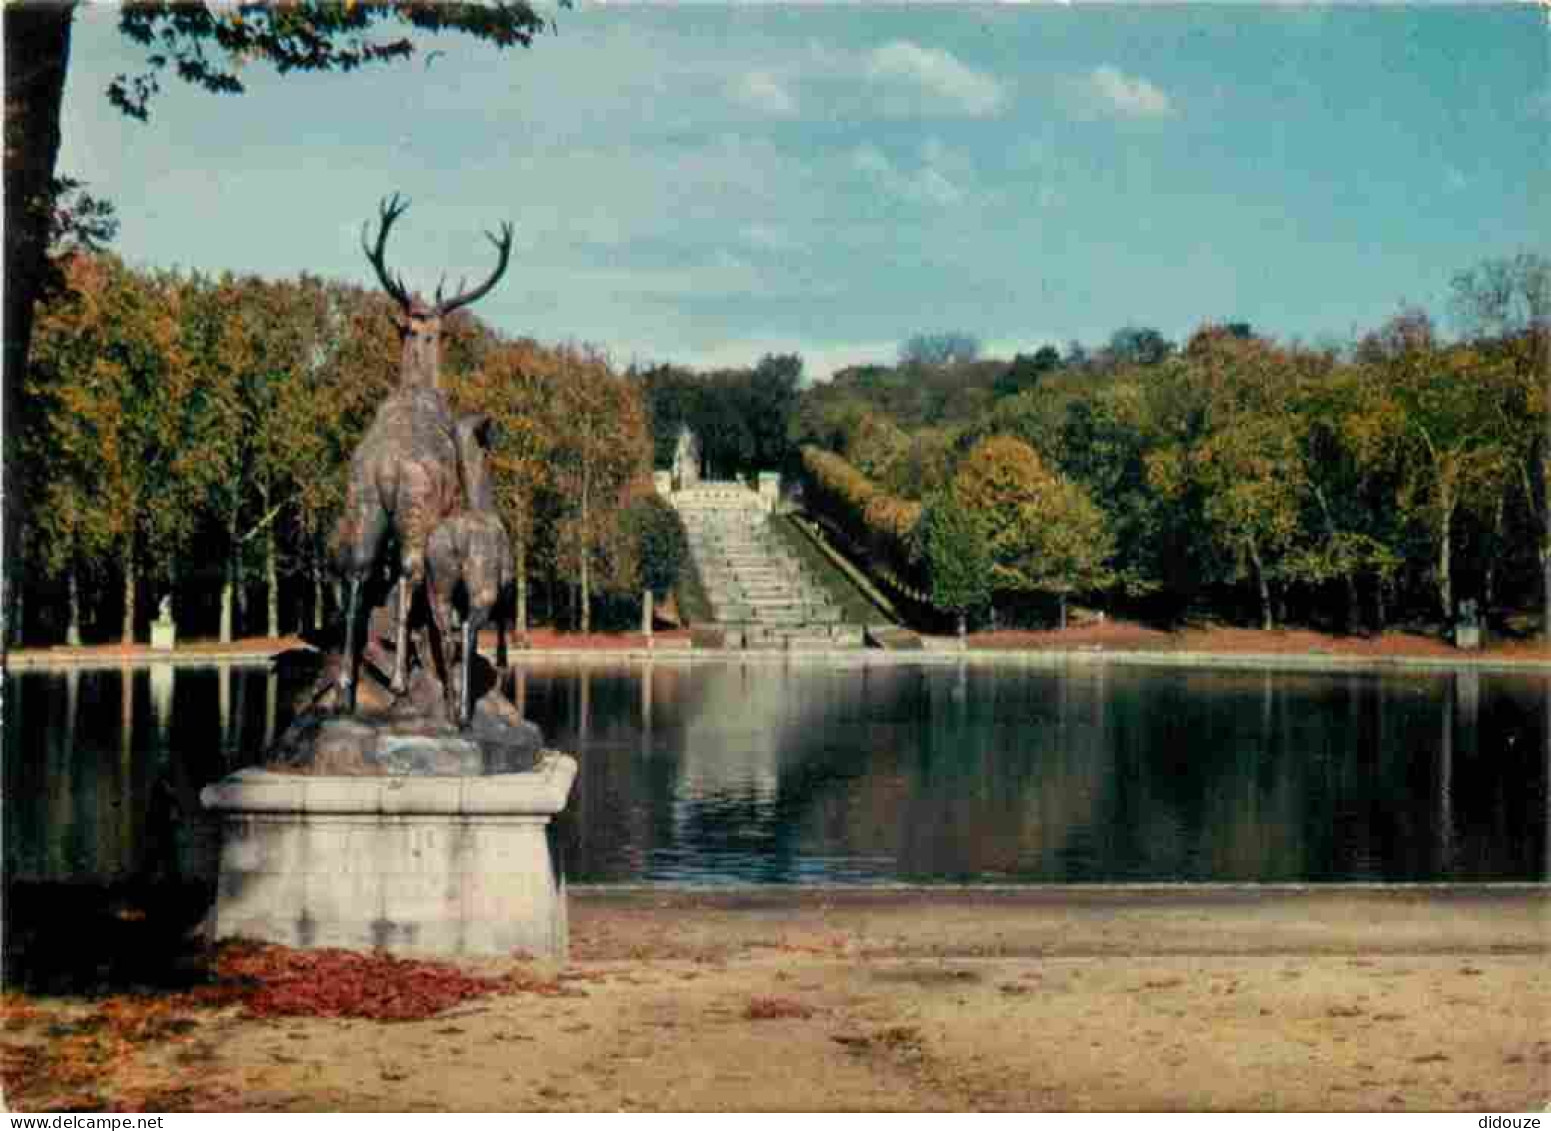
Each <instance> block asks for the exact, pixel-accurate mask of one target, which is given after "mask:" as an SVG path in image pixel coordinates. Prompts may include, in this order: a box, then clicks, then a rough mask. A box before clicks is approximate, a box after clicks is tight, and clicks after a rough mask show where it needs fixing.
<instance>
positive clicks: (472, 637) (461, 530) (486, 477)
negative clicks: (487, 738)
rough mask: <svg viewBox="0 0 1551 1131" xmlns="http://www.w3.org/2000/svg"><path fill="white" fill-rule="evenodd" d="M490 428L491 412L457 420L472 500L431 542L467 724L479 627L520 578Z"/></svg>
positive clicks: (454, 713)
mask: <svg viewBox="0 0 1551 1131" xmlns="http://www.w3.org/2000/svg"><path fill="white" fill-rule="evenodd" d="M490 431H491V423H490V418H489V417H488V416H483V415H479V414H471V415H468V416H462V417H459V418H458V422H457V443H458V461H459V462H458V466H459V469H460V470H461V471H462V473H463V490H464V493H465V500H466V505H465V506H464V507H463V509H462V510H459V511H458V512H456V513H455V514H453V515H451V516H449V517H448V518H446V519H444V520H443V521H442V524H441V525H440V526H438V527H437V528H436V529H435V530H434V531H432V532H431V541H430V543H429V544H428V545H427V547H426V593H427V596H428V597H429V598H430V603H431V618H432V620H433V621H434V623H435V624H436V630H437V635H439V636H440V637H441V641H442V672H443V673H444V678H445V681H446V682H445V684H444V686H445V689H446V692H447V714H448V715H449V716H450V717H453V718H456V719H457V720H458V726H459V727H464V728H466V727H467V726H468V725H469V722H470V720H471V719H472V718H473V714H474V696H473V678H474V657H475V654H476V650H477V645H478V640H479V630H480V629H481V628H483V627H484V626H485V623H486V622H487V621H488V620H489V619H490V613H491V610H492V609H494V608H495V606H496V603H497V602H498V601H499V600H500V599H501V596H502V594H503V593H504V592H505V591H506V589H507V587H509V586H510V585H511V584H512V582H513V580H514V578H515V573H514V570H513V565H512V544H511V539H510V538H508V537H507V534H506V528H505V527H504V526H502V525H501V518H500V515H499V514H498V513H497V512H496V507H495V494H494V491H493V490H492V487H491V482H490V467H489V461H488V459H487V458H486V457H487V453H488V452H489V450H490ZM460 588H461V589H462V592H463V602H464V608H463V612H462V615H461V617H460V616H459V610H458V607H457V605H456V603H455V602H456V598H457V595H458V591H459V589H460ZM497 628H498V629H499V628H500V626H499V625H497ZM460 634H461V637H462V639H461V640H460V639H459V636H460ZM455 663H456V665H457V672H458V677H457V682H456V684H454V681H453V670H454V664H455Z"/></svg>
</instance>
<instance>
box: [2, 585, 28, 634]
mask: <svg viewBox="0 0 1551 1131" xmlns="http://www.w3.org/2000/svg"><path fill="white" fill-rule="evenodd" d="M26 619H27V592H26V590H25V589H24V588H23V587H22V586H20V585H18V586H17V587H16V589H15V590H14V591H13V593H12V600H11V611H10V612H9V613H8V614H7V619H6V622H5V634H6V637H7V640H8V642H9V644H10V646H11V647H13V648H20V647H21V646H22V621H24V620H26Z"/></svg>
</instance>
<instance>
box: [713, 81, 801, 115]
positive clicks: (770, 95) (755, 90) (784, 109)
mask: <svg viewBox="0 0 1551 1131" xmlns="http://www.w3.org/2000/svg"><path fill="white" fill-rule="evenodd" d="M727 96H728V97H729V98H731V99H732V100H733V101H734V102H736V103H738V104H739V105H740V106H745V107H747V108H748V109H750V110H755V111H758V112H759V113H761V114H769V115H771V116H772V117H778V118H785V117H789V116H791V115H792V114H795V113H797V98H796V96H795V95H793V94H792V92H791V91H790V90H788V89H787V87H786V84H785V83H783V82H782V81H781V80H780V79H778V78H777V77H776V76H775V75H773V74H771V73H770V72H769V71H749V72H747V73H746V74H742V75H738V76H735V77H734V78H732V79H729V80H728V82H727Z"/></svg>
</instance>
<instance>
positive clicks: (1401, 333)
mask: <svg viewBox="0 0 1551 1131" xmlns="http://www.w3.org/2000/svg"><path fill="white" fill-rule="evenodd" d="M1452 299H1453V303H1452V306H1453V311H1454V314H1455V316H1456V318H1457V320H1458V322H1459V326H1460V329H1461V333H1460V334H1459V335H1458V337H1457V338H1455V339H1452V340H1445V339H1444V338H1443V337H1442V335H1441V334H1440V333H1439V332H1438V330H1437V329H1436V327H1434V325H1433V324H1432V322H1431V321H1430V319H1429V318H1428V317H1427V316H1426V315H1425V314H1423V313H1421V312H1419V311H1416V310H1405V311H1402V312H1400V313H1399V314H1397V315H1396V316H1395V317H1394V318H1392V319H1390V320H1389V321H1388V322H1386V323H1385V324H1384V325H1383V326H1380V327H1379V328H1377V329H1375V330H1373V331H1372V332H1370V333H1367V334H1364V335H1362V336H1361V337H1360V338H1358V339H1357V340H1356V341H1355V342H1354V343H1352V344H1351V345H1349V346H1346V347H1343V348H1336V347H1323V348H1312V347H1307V346H1301V345H1296V344H1286V343H1278V342H1276V341H1274V340H1272V339H1270V338H1268V337H1264V336H1261V335H1259V334H1257V333H1255V332H1254V331H1253V329H1252V328H1251V327H1249V326H1247V325H1245V324H1243V323H1230V324H1221V325H1206V326H1203V327H1202V328H1201V329H1200V330H1198V331H1197V332H1196V333H1195V334H1193V335H1192V336H1191V337H1190V338H1189V340H1188V341H1186V342H1185V343H1184V344H1183V345H1182V346H1176V345H1175V344H1174V343H1172V342H1169V341H1167V339H1164V338H1163V337H1162V335H1160V334H1158V333H1157V332H1156V331H1152V330H1147V329H1145V328H1136V327H1127V328H1125V329H1124V330H1122V331H1118V332H1117V333H1116V335H1115V336H1114V337H1113V338H1112V339H1111V340H1110V342H1109V344H1108V345H1106V346H1105V347H1103V348H1101V349H1098V350H1095V351H1091V352H1090V351H1087V350H1084V349H1082V348H1081V347H1080V346H1075V345H1074V346H1072V347H1069V348H1068V350H1067V351H1066V353H1065V355H1063V354H1062V353H1061V352H1060V351H1057V350H1055V349H1054V348H1051V347H1047V348H1045V349H1042V350H1040V351H1039V352H1038V353H1036V354H1034V355H1032V356H1020V357H1018V358H1016V359H1015V360H1014V361H1013V362H1011V363H1007V362H988V361H983V360H979V359H977V358H976V357H975V356H974V354H973V353H972V352H971V353H970V354H969V356H968V357H963V358H961V359H959V360H955V361H950V362H947V363H939V364H922V363H921V362H920V361H919V359H918V356H917V355H918V353H919V351H914V350H912V351H910V352H911V357H910V358H909V359H908V360H904V361H902V363H901V364H900V365H899V366H896V367H883V366H870V367H865V368H857V369H852V370H847V371H842V372H841V373H840V374H837V376H836V378H835V380H834V381H832V382H830V383H829V384H828V385H825V386H818V387H815V388H813V389H811V390H809V391H808V393H806V394H805V396H804V398H803V400H802V403H801V404H800V405H799V406H798V410H797V412H796V414H795V416H794V419H793V426H792V435H793V438H794V440H795V441H796V442H798V443H800V444H804V445H806V447H805V448H804V455H803V466H804V474H805V477H806V478H805V486H806V487H807V490H808V501H809V504H810V506H812V507H814V508H815V509H816V510H817V511H819V512H820V513H821V514H822V515H823V516H824V517H825V518H826V519H827V520H828V521H829V522H830V523H831V525H832V526H833V527H834V528H835V529H836V531H837V532H838V533H839V534H840V535H841V536H842V537H843V538H845V539H846V540H848V541H850V542H851V543H852V544H853V545H854V546H856V547H858V548H859V550H860V552H862V553H864V554H865V555H866V556H867V557H869V559H870V560H871V561H872V562H873V563H874V565H875V567H876V568H877V569H879V570H880V571H881V572H883V573H884V574H885V575H886V577H887V578H889V579H891V580H892V581H894V582H895V583H897V584H898V585H899V586H901V587H903V589H904V591H906V592H907V593H911V594H916V595H919V596H920V597H921V599H922V601H923V602H924V603H925V605H926V606H927V607H928V609H929V611H934V612H935V613H936V614H939V615H945V616H952V617H955V618H957V617H969V616H974V615H985V616H987V617H988V618H990V619H991V620H992V621H993V622H994V621H995V620H996V618H997V616H998V614H1000V615H1001V616H1002V617H1003V619H1007V618H1012V619H1019V618H1021V619H1023V620H1026V621H1043V622H1048V621H1049V620H1050V619H1058V620H1059V621H1060V622H1061V623H1064V619H1065V613H1066V605H1067V601H1068V599H1069V598H1070V597H1072V596H1074V595H1086V596H1088V597H1093V598H1102V599H1105V600H1107V601H1109V602H1111V603H1112V604H1118V605H1120V606H1122V607H1126V608H1130V609H1133V610H1139V611H1142V612H1144V613H1147V614H1151V615H1155V616H1159V617H1164V618H1172V617H1178V616H1180V615H1183V614H1185V613H1187V612H1189V611H1190V610H1192V609H1199V608H1203V607H1204V608H1206V609H1208V610H1211V611H1214V612H1217V613H1223V614H1227V615H1229V616H1234V617H1242V618H1243V619H1248V620H1253V622H1254V623H1257V624H1259V625H1260V626H1261V627H1264V628H1268V629H1269V628H1274V627H1277V626H1279V625H1283V624H1286V623H1288V622H1289V621H1298V622H1302V623H1313V624H1319V625H1321V626H1324V627H1332V628H1338V629H1342V630H1348V631H1355V630H1361V629H1369V630H1383V629H1384V628H1385V627H1386V626H1389V625H1392V624H1395V623H1397V622H1399V621H1402V620H1410V621H1424V622H1428V623H1432V624H1438V623H1440V622H1441V623H1443V624H1444V625H1449V624H1452V623H1453V621H1454V619H1455V617H1456V616H1457V615H1458V612H1459V606H1460V603H1461V602H1462V601H1465V600H1472V601H1476V602H1478V603H1479V605H1480V607H1481V609H1482V611H1483V612H1484V613H1488V614H1491V615H1494V616H1499V615H1500V614H1504V613H1506V612H1508V611H1510V610H1514V609H1524V608H1529V607H1534V606H1536V605H1539V606H1541V607H1542V609H1544V607H1546V606H1547V605H1551V513H1548V507H1547V481H1548V478H1551V440H1548V431H1547V429H1548V421H1547V406H1546V399H1547V391H1546V390H1547V383H1548V380H1551V376H1548V374H1551V367H1548V356H1551V345H1548V343H1551V264H1548V262H1547V260H1546V259H1545V258H1544V257H1542V256H1539V255H1536V254H1533V253H1524V254H1521V255H1519V256H1516V257H1513V258H1508V259H1499V260H1489V261H1486V262H1484V263H1482V264H1481V265H1479V266H1477V267H1475V268H1473V269H1471V270H1468V271H1463V272H1460V273H1459V274H1458V275H1457V276H1456V278H1455V280H1454V286H1453V296H1452ZM903 352H904V351H902V356H903Z"/></svg>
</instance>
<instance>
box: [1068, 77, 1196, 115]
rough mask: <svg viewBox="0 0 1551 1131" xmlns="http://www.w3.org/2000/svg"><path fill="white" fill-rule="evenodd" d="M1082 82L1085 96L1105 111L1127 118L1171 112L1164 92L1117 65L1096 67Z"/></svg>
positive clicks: (1172, 110)
mask: <svg viewBox="0 0 1551 1131" xmlns="http://www.w3.org/2000/svg"><path fill="white" fill-rule="evenodd" d="M1081 85H1082V89H1083V92H1084V93H1085V94H1086V95H1087V97H1088V99H1089V100H1090V101H1091V102H1094V103H1096V104H1097V107H1098V108H1099V109H1101V110H1104V111H1105V112H1107V113H1111V114H1120V115H1122V116H1124V117H1128V118H1167V117H1172V116H1173V114H1174V106H1173V104H1172V103H1171V102H1170V101H1169V96H1168V95H1167V94H1165V93H1164V92H1163V91H1162V90H1160V89H1159V88H1158V87H1156V86H1154V85H1153V84H1152V83H1150V82H1148V81H1147V80H1146V79H1144V78H1140V77H1137V76H1133V75H1128V74H1126V73H1125V72H1124V71H1122V70H1120V68H1118V67H1111V66H1103V67H1095V68H1094V69H1093V70H1092V71H1090V72H1089V73H1088V74H1087V75H1086V76H1085V77H1084V78H1083V80H1082V83H1081Z"/></svg>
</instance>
